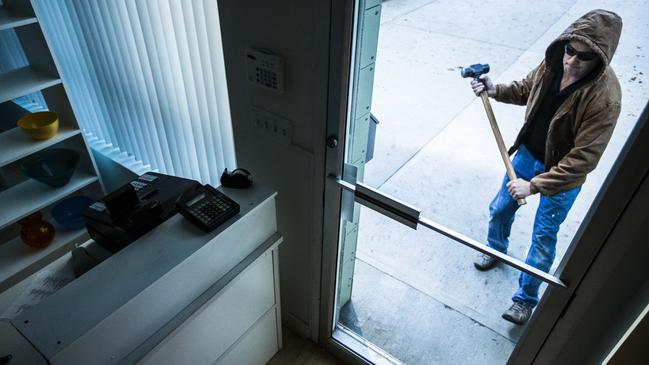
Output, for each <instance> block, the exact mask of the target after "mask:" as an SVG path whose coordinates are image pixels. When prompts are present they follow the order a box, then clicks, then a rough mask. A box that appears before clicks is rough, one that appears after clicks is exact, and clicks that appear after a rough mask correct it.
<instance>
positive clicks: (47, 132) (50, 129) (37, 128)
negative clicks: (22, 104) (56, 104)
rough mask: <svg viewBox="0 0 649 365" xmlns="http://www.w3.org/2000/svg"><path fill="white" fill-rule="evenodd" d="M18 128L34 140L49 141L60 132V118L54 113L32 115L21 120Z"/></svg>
mask: <svg viewBox="0 0 649 365" xmlns="http://www.w3.org/2000/svg"><path fill="white" fill-rule="evenodd" d="M18 126H19V127H20V129H22V130H23V132H25V133H26V134H27V135H28V136H30V137H32V138H33V139H49V138H52V137H54V136H55V135H56V132H57V131H58V130H59V117H58V116H57V115H56V113H54V112H37V113H31V114H27V115H25V116H24V117H22V118H20V119H19V120H18Z"/></svg>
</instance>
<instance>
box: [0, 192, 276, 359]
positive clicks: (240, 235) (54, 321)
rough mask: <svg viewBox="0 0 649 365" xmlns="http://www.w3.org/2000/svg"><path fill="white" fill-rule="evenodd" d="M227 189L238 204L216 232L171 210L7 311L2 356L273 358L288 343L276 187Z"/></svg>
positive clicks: (0, 327) (0, 336) (1, 328)
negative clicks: (27, 303)
mask: <svg viewBox="0 0 649 365" xmlns="http://www.w3.org/2000/svg"><path fill="white" fill-rule="evenodd" d="M219 190H221V191H223V192H225V194H226V195H227V196H229V197H230V198H232V199H233V200H234V201H236V202H237V203H238V204H239V206H240V211H239V212H238V214H236V215H235V216H233V217H232V218H229V219H228V220H227V221H226V222H225V223H223V224H221V225H220V226H218V227H217V228H216V229H214V230H212V231H211V232H209V233H206V232H205V231H204V230H202V229H200V228H199V227H198V226H197V225H195V224H194V223H193V222H190V221H189V220H188V219H186V218H185V217H183V216H182V215H180V214H172V215H170V217H168V218H165V219H166V220H163V221H162V222H161V223H158V224H157V225H156V226H155V227H154V228H152V229H151V230H149V231H148V232H145V233H142V234H141V235H140V236H139V238H137V239H135V240H134V241H133V242H132V243H130V244H127V245H125V246H124V247H120V249H118V250H115V249H113V250H112V251H116V252H114V253H113V252H109V251H111V250H106V252H108V253H107V258H106V259H105V260H103V261H102V262H101V263H99V264H98V265H96V266H95V267H93V268H92V269H90V270H89V271H87V272H85V273H84V274H83V275H81V276H79V277H78V278H77V279H75V280H74V281H72V282H70V283H69V284H67V285H66V286H64V287H62V288H61V289H59V290H58V291H57V292H55V293H54V294H52V295H51V296H49V297H47V298H45V299H44V300H43V301H42V302H40V303H39V304H38V305H36V306H35V307H32V308H30V309H27V310H25V311H24V312H22V313H21V314H20V315H19V316H18V317H16V318H14V319H12V320H11V321H6V320H3V321H0V344H1V345H0V357H3V356H6V355H8V354H11V358H10V359H9V362H7V364H30V365H31V364H33V365H36V364H156V365H157V364H265V363H266V362H267V361H268V360H269V359H270V358H271V357H272V356H273V354H275V353H276V352H277V351H278V350H279V349H280V348H281V346H282V344H281V339H282V336H281V317H280V315H281V308H280V301H279V277H278V273H279V269H278V252H277V250H278V246H279V244H280V243H281V242H282V237H281V235H280V234H279V233H278V232H277V223H276V213H275V212H276V209H275V196H276V193H275V192H273V191H272V190H270V189H268V188H264V187H261V186H257V185H254V186H253V187H252V188H250V189H246V190H239V189H227V188H219ZM138 234H139V233H138ZM96 244H97V242H94V241H93V240H91V241H89V242H87V244H86V245H85V246H86V247H89V245H90V246H92V245H96ZM101 246H102V247H103V246H105V244H104V245H101Z"/></svg>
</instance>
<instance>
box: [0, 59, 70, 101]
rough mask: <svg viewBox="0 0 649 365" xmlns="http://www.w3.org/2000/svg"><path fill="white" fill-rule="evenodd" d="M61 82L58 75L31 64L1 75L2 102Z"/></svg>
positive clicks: (0, 97) (0, 91) (0, 98)
mask: <svg viewBox="0 0 649 365" xmlns="http://www.w3.org/2000/svg"><path fill="white" fill-rule="evenodd" d="M60 83H61V79H60V78H59V77H58V76H54V75H48V74H46V73H43V72H39V71H37V70H35V69H33V68H31V67H30V66H26V67H22V68H19V69H16V70H13V71H10V72H6V73H3V74H1V75H0V85H2V87H1V88H0V103H4V102H5V101H9V100H12V99H15V98H17V97H19V96H23V95H27V94H30V93H33V92H36V91H40V90H43V89H46V88H48V87H50V86H54V85H57V84H60Z"/></svg>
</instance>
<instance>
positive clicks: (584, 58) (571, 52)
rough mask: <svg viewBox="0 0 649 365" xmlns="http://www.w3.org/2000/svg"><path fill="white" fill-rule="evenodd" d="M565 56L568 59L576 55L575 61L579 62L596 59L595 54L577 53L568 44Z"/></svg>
mask: <svg viewBox="0 0 649 365" xmlns="http://www.w3.org/2000/svg"><path fill="white" fill-rule="evenodd" d="M566 54H567V55H568V56H570V57H572V56H574V55H577V59H579V60H580V61H592V60H594V59H595V57H597V54H595V52H578V51H577V50H576V49H574V48H573V47H572V46H571V45H570V44H569V43H566Z"/></svg>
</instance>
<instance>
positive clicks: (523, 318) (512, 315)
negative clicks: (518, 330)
mask: <svg viewBox="0 0 649 365" xmlns="http://www.w3.org/2000/svg"><path fill="white" fill-rule="evenodd" d="M530 315H532V307H531V306H529V305H527V304H525V303H521V302H516V301H515V302H514V304H512V306H511V307H509V309H507V310H506V311H505V313H503V318H504V319H506V320H508V321H510V322H512V323H514V324H517V325H522V324H525V322H527V320H528V319H530Z"/></svg>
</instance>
